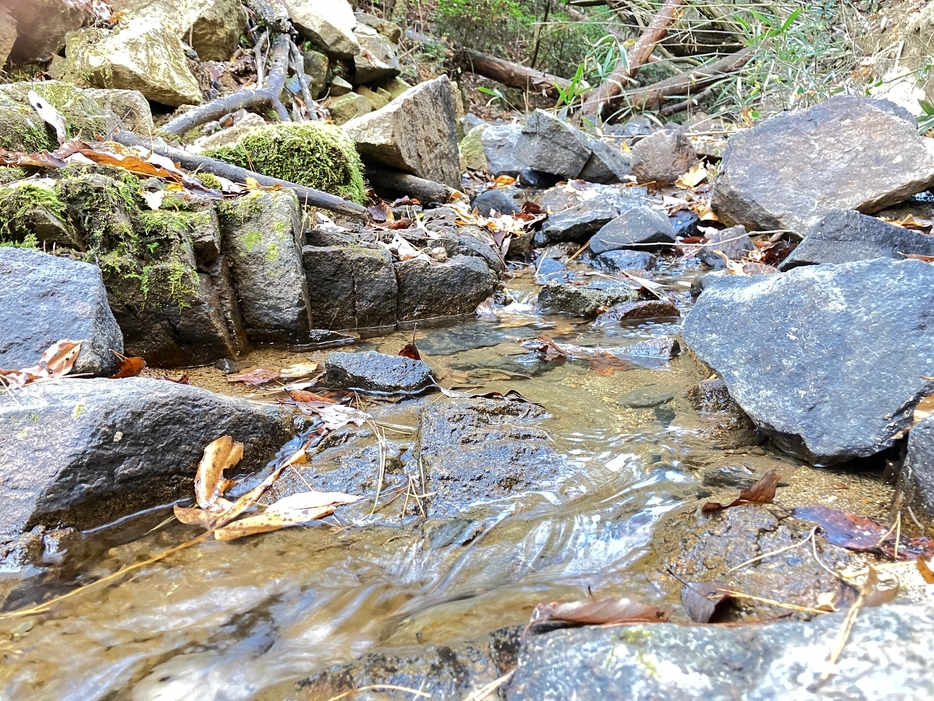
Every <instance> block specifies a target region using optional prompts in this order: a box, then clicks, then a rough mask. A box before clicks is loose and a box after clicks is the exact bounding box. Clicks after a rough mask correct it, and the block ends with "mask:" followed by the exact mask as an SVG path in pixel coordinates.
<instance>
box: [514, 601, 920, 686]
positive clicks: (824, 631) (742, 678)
mask: <svg viewBox="0 0 934 701" xmlns="http://www.w3.org/2000/svg"><path fill="white" fill-rule="evenodd" d="M843 618H844V614H842V613H839V614H835V615H828V616H821V617H820V618H819V619H817V620H814V621H810V622H797V621H796V622H790V623H782V624H764V625H755V626H742V627H738V628H724V627H720V626H678V625H672V624H657V625H652V626H625V627H617V628H599V627H596V626H594V627H588V628H580V629H576V630H560V631H554V632H551V633H548V634H547V635H537V636H532V637H531V638H530V639H529V641H528V643H527V644H526V645H525V646H524V648H523V650H522V652H521V654H520V657H519V665H518V668H517V669H516V672H515V675H514V676H513V677H512V679H511V680H510V681H509V685H508V687H506V694H505V697H506V699H510V700H512V699H515V700H516V701H519V700H520V699H521V700H525V699H541V700H545V699H572V698H578V699H620V700H621V701H622V700H623V699H625V701H643V700H644V701H650V700H653V701H654V699H666V700H668V701H682V700H683V701H693V699H700V698H703V699H748V700H750V701H752V700H753V699H755V700H756V701H766V700H773V699H809V698H827V699H830V698H841V699H843V698H845V699H924V698H928V696H929V695H930V690H931V688H932V686H934V672H932V668H931V666H930V664H929V663H928V660H929V657H930V649H929V648H930V640H931V637H932V635H934V606H931V605H910V606H885V607H880V608H871V609H866V610H864V611H862V612H861V613H860V615H859V618H857V619H856V624H855V626H854V628H853V632H852V634H851V635H850V638H849V640H848V641H847V644H846V650H845V651H844V653H843V655H842V657H841V658H840V662H839V663H838V665H837V666H836V669H835V670H834V674H833V675H831V677H830V679H828V680H827V682H825V683H824V684H823V685H822V686H821V687H820V689H819V691H818V692H811V691H809V686H810V685H811V684H812V683H814V682H815V681H817V679H818V678H819V677H820V675H821V673H822V672H823V671H824V668H825V667H826V664H827V656H828V655H829V652H830V649H831V647H832V646H833V641H834V640H835V639H836V638H837V636H838V634H839V631H840V629H841V628H842V627H843Z"/></svg>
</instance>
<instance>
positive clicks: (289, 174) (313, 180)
mask: <svg viewBox="0 0 934 701" xmlns="http://www.w3.org/2000/svg"><path fill="white" fill-rule="evenodd" d="M204 155H206V156H210V157H211V158H219V159H220V160H222V161H227V162H228V163H232V164H234V165H237V166H240V167H242V168H249V169H250V170H255V171H257V172H259V173H262V174H263V175H268V176H270V177H273V178H280V179H282V180H288V181H290V182H293V183H298V184H299V185H305V186H307V187H312V188H314V189H316V190H323V191H324V192H329V193H331V194H332V195H337V196H338V197H343V198H344V199H347V200H350V201H352V202H363V200H364V193H365V186H364V184H363V164H362V163H361V161H360V156H359V154H358V153H357V150H356V149H355V148H354V144H353V142H352V141H351V140H350V139H349V138H348V137H347V135H346V134H344V132H343V130H341V129H340V128H338V127H335V126H333V125H330V124H321V123H318V122H301V123H291V122H288V123H280V124H268V125H266V126H263V127H257V128H256V129H251V130H250V131H249V132H247V133H246V134H244V135H242V136H241V137H239V138H238V139H237V142H236V144H235V145H233V146H225V147H221V148H216V149H209V150H207V151H205V154H204Z"/></svg>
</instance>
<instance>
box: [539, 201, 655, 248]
mask: <svg viewBox="0 0 934 701" xmlns="http://www.w3.org/2000/svg"><path fill="white" fill-rule="evenodd" d="M639 197H640V193H639V192H630V189H629V188H625V189H617V188H609V187H608V188H606V189H604V190H598V191H596V192H595V193H594V196H592V197H589V198H588V199H582V201H579V202H577V203H576V204H573V205H572V206H571V207H569V208H567V209H562V210H560V211H556V212H555V213H553V214H550V215H549V216H548V219H546V220H545V223H544V224H542V228H541V230H540V231H539V232H538V233H537V234H536V235H535V243H537V244H538V245H539V246H542V245H547V244H549V243H557V242H560V241H574V242H577V243H584V242H585V241H587V240H588V239H589V238H590V237H591V236H593V235H594V234H595V233H596V232H598V231H600V229H602V228H603V227H604V226H606V225H607V224H609V223H610V222H611V221H613V220H614V219H616V218H617V217H619V216H620V215H621V214H622V213H623V212H625V211H626V210H628V209H631V208H633V207H634V206H635V205H636V204H637V203H638V201H639ZM549 199H550V198H549ZM576 199H577V198H571V201H572V202H574V201H575V200H576ZM546 203H547V199H546Z"/></svg>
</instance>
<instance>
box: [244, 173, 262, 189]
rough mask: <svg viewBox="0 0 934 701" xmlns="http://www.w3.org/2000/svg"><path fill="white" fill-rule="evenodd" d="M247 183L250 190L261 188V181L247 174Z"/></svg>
mask: <svg viewBox="0 0 934 701" xmlns="http://www.w3.org/2000/svg"><path fill="white" fill-rule="evenodd" d="M245 184H246V186H247V189H248V190H259V189H260V188H261V186H260V184H259V181H258V180H257V179H256V178H252V177H250V176H247V178H246V181H245Z"/></svg>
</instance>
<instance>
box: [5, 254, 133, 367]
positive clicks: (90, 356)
mask: <svg viewBox="0 0 934 701" xmlns="http://www.w3.org/2000/svg"><path fill="white" fill-rule="evenodd" d="M0 278H2V279H3V287H2V289H0V329H3V337H2V338H0V368H6V369H18V368H24V367H29V366H32V365H35V364H36V363H37V362H38V360H39V357H40V356H41V355H42V353H43V351H45V350H46V349H47V348H48V347H49V346H51V345H52V344H53V343H55V342H56V341H60V340H63V339H69V340H72V341H81V353H80V355H79V356H78V360H77V361H75V365H74V367H73V369H72V372H73V373H75V374H78V373H81V374H84V373H88V374H91V375H111V374H113V373H114V372H116V371H117V360H116V356H115V355H114V354H113V353H112V352H111V351H116V352H117V353H122V352H123V334H121V333H120V327H119V326H117V321H116V319H114V315H113V313H112V312H111V311H110V307H109V306H108V305H107V290H106V289H105V288H104V281H103V279H102V278H101V273H100V270H99V269H98V268H97V266H94V265H89V264H88V263H79V262H77V261H73V260H69V259H67V258H59V257H57V256H51V255H47V254H45V253H40V252H39V251H33V250H29V249H25V248H10V247H4V248H0Z"/></svg>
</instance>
